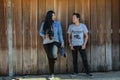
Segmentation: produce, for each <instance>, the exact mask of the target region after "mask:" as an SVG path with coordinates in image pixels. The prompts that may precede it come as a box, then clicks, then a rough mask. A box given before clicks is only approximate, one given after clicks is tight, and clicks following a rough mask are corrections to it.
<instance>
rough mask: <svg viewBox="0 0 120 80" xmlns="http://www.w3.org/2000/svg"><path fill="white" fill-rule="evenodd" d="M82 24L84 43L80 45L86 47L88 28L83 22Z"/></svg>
mask: <svg viewBox="0 0 120 80" xmlns="http://www.w3.org/2000/svg"><path fill="white" fill-rule="evenodd" d="M83 26H84V43H83V45H82V49H85V48H86V44H87V42H88V29H87V27H86V25H85V24H83Z"/></svg>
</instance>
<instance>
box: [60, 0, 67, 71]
mask: <svg viewBox="0 0 120 80" xmlns="http://www.w3.org/2000/svg"><path fill="white" fill-rule="evenodd" d="M58 1H59V8H58V9H59V11H58V15H59V19H60V22H61V25H62V31H63V36H64V41H65V45H66V40H67V39H66V38H67V34H66V29H67V26H68V11H67V10H68V0H58ZM63 5H64V6H63ZM65 51H66V48H65ZM59 64H60V73H66V59H65V58H64V57H62V56H61V57H60V63H59Z"/></svg>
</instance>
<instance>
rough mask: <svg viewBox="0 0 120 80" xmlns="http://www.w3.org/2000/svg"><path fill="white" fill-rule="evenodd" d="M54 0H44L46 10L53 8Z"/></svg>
mask: <svg viewBox="0 0 120 80" xmlns="http://www.w3.org/2000/svg"><path fill="white" fill-rule="evenodd" d="M54 1H55V0H46V12H47V11H49V10H54Z"/></svg>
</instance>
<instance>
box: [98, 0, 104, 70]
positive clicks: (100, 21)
mask: <svg viewBox="0 0 120 80" xmlns="http://www.w3.org/2000/svg"><path fill="white" fill-rule="evenodd" d="M97 27H98V30H99V31H98V36H97V38H98V52H97V56H98V58H97V59H98V60H97V63H98V65H97V69H98V71H105V64H106V63H105V0H101V1H100V0H99V1H98V0H97Z"/></svg>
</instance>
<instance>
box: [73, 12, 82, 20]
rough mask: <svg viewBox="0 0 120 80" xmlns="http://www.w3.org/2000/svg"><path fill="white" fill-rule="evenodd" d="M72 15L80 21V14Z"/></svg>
mask: <svg viewBox="0 0 120 80" xmlns="http://www.w3.org/2000/svg"><path fill="white" fill-rule="evenodd" d="M73 15H75V16H76V17H77V18H79V21H80V17H81V16H80V14H79V13H73Z"/></svg>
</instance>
